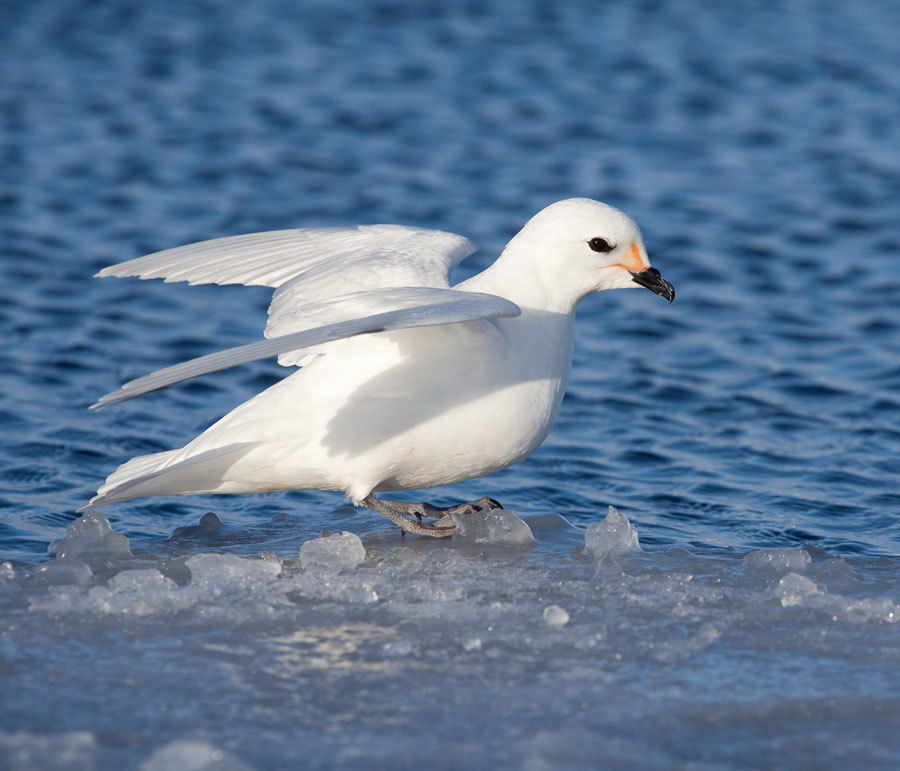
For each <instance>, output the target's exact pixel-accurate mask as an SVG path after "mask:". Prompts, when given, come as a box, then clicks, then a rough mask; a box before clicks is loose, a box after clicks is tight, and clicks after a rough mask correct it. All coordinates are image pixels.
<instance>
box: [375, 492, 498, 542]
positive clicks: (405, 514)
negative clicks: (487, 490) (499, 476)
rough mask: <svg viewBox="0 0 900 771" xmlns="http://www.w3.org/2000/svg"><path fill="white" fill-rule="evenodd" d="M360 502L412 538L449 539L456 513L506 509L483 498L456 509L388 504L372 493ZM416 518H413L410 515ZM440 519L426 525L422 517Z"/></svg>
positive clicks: (398, 502) (489, 499)
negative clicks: (423, 536)
mask: <svg viewBox="0 0 900 771" xmlns="http://www.w3.org/2000/svg"><path fill="white" fill-rule="evenodd" d="M360 503H361V504H362V505H363V506H365V507H366V508H367V509H371V510H372V511H374V512H376V513H378V514H381V516H383V517H386V518H387V519H389V520H390V521H391V522H393V523H394V524H395V525H397V526H398V527H399V528H400V532H401V534H405V533H412V534H413V535H427V536H431V537H432V538H446V537H447V536H450V535H453V531H454V530H455V529H456V523H455V522H454V521H453V515H454V514H474V513H476V512H479V511H488V510H490V509H502V508H503V506H501V505H500V503H499V502H498V501H496V500H494V499H493V498H488V497H487V496H484V497H483V498H479V499H478V500H477V501H469V502H468V503H461V504H459V505H457V506H448V507H446V508H443V509H442V508H439V507H437V506H432V505H431V504H430V503H410V502H408V501H388V500H384V499H382V498H376V497H375V496H374V494H370V495H368V496H366V497H365V498H363V500H361V501H360ZM410 514H412V515H413V516H415V517H416V519H413V518H412V517H410V516H409V515H410ZM423 517H427V518H429V519H437V522H435V523H434V524H433V525H426V524H424V523H423V522H422V518H423Z"/></svg>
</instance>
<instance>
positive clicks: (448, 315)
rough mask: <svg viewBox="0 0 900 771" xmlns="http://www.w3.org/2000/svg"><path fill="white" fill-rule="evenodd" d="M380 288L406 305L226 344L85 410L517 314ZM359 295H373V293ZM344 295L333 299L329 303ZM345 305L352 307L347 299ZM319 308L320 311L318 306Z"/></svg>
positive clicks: (480, 303) (509, 308)
mask: <svg viewBox="0 0 900 771" xmlns="http://www.w3.org/2000/svg"><path fill="white" fill-rule="evenodd" d="M385 292H386V293H391V294H390V295H388V294H385V298H386V299H387V298H388V297H391V298H393V301H394V302H395V303H396V302H398V301H400V300H401V299H402V302H403V303H405V304H406V307H401V308H395V309H393V310H389V311H386V312H381V313H375V314H370V315H367V316H362V317H356V318H351V319H348V320H343V321H336V322H333V323H329V324H325V325H323V326H318V327H315V328H314V329H304V330H302V331H299V332H292V333H290V334H286V335H281V336H278V337H273V338H271V339H269V340H259V341H257V342H255V343H249V344H248V345H241V346H238V347H237V348H228V349H226V350H224V351H218V352H216V353H211V354H208V355H206V356H201V357H199V358H196V359H191V360H189V361H186V362H182V363H181V364H176V365H174V366H172V367H166V368H165V369H161V370H157V371H156V372H152V373H150V374H149V375H144V376H143V377H139V378H137V379H135V380H131V381H129V382H128V383H125V384H124V385H123V386H122V387H121V388H119V389H117V390H116V391H112V392H110V393H108V394H106V395H105V396H103V397H101V398H100V399H99V400H98V401H97V403H96V404H93V405H91V409H99V408H101V407H108V406H110V405H112V404H117V403H119V402H123V401H127V400H128V399H133V398H135V397H136V396H141V395H143V394H146V393H149V392H150V391H156V390H158V389H160V388H166V387H167V386H170V385H174V384H175V383H180V382H182V381H183V380H189V379H191V378H195V377H199V376H200V375H205V374H208V373H210V372H217V371H219V370H222V369H228V368H229V367H236V366H238V365H240V364H245V363H247V362H250V361H256V360H257V359H264V358H267V357H269V356H276V355H279V354H284V353H288V352H293V351H297V350H299V349H303V348H309V347H312V346H317V345H322V344H324V343H328V342H332V341H334V340H341V339H343V338H347V337H354V336H356V335H363V334H367V333H372V332H384V331H388V330H392V329H407V328H410V327H420V326H434V325H439V324H455V323H458V322H463V321H474V320H476V319H482V318H488V317H492V316H518V315H519V314H520V313H521V311H520V310H519V307H518V306H517V305H516V304H515V303H513V302H510V301H509V300H506V299H504V298H502V297H498V296H496V295H491V294H482V293H479V292H460V291H457V290H453V289H434V288H431V289H429V288H407V289H405V290H396V289H395V290H385ZM364 294H369V295H372V294H376V295H377V294H378V292H377V291H375V292H367V293H364ZM414 297H417V298H418V304H415V305H410V304H409V303H410V302H411V301H412V299H413V298H414ZM344 299H345V298H335V302H339V301H342V300H344ZM350 307H355V306H354V305H353V303H352V302H351V303H350ZM322 312H323V313H324V312H325V310H324V308H323V309H322Z"/></svg>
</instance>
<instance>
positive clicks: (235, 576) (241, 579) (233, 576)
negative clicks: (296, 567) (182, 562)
mask: <svg viewBox="0 0 900 771" xmlns="http://www.w3.org/2000/svg"><path fill="white" fill-rule="evenodd" d="M186 565H187V568H188V570H190V571H191V586H194V587H206V588H212V589H214V590H215V591H216V593H218V592H219V591H220V590H221V589H223V588H224V587H226V586H228V585H233V584H239V585H245V584H252V583H256V582H263V583H268V582H269V581H271V580H272V579H274V578H275V577H276V576H277V575H278V574H279V573H280V572H281V563H279V562H275V561H273V560H256V559H247V558H241V557H238V556H236V555H234V554H195V555H194V556H193V557H191V558H190V559H188V560H187V562H186Z"/></svg>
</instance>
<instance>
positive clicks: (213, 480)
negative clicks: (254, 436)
mask: <svg viewBox="0 0 900 771" xmlns="http://www.w3.org/2000/svg"><path fill="white" fill-rule="evenodd" d="M256 444H257V443H256V442H238V443H235V444H229V445H226V446H224V447H218V448H216V449H214V450H209V451H207V452H202V453H198V454H197V455H192V456H191V457H188V458H185V459H184V460H180V461H176V460H175V459H176V457H177V456H178V455H179V454H180V453H181V452H182V450H181V449H178V450H168V451H166V452H156V453H153V454H152V455H139V456H138V457H136V458H132V459H131V460H130V461H128V462H127V463H123V464H122V465H121V466H119V467H118V468H117V469H116V470H115V471H113V473H112V474H110V475H109V476H108V477H107V478H106V481H105V482H104V483H103V485H102V486H101V487H100V489H99V490H97V494H96V495H95V496H94V497H93V498H91V500H90V502H89V503H88V504H87V505H85V506H82V507H81V509H79V511H84V510H85V509H89V508H92V507H94V506H105V505H106V504H107V503H116V502H118V501H127V500H131V499H132V498H146V497H148V496H151V495H193V494H197V493H215V492H220V489H221V486H222V482H223V475H224V473H225V472H226V471H227V470H228V469H229V468H230V467H231V466H232V465H234V463H235V462H236V461H237V460H239V459H240V458H241V457H243V456H244V455H245V454H246V453H247V452H248V451H249V450H250V449H251V448H252V447H255V446H256Z"/></svg>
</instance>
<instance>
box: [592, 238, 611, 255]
mask: <svg viewBox="0 0 900 771" xmlns="http://www.w3.org/2000/svg"><path fill="white" fill-rule="evenodd" d="M588 246H589V247H591V249H593V250H594V251H595V252H611V251H612V250H613V249H614V248H615V247H614V246H613V245H612V244H611V243H610V242H609V241H607V240H606V239H605V238H592V239H591V240H590V241H588Z"/></svg>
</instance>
